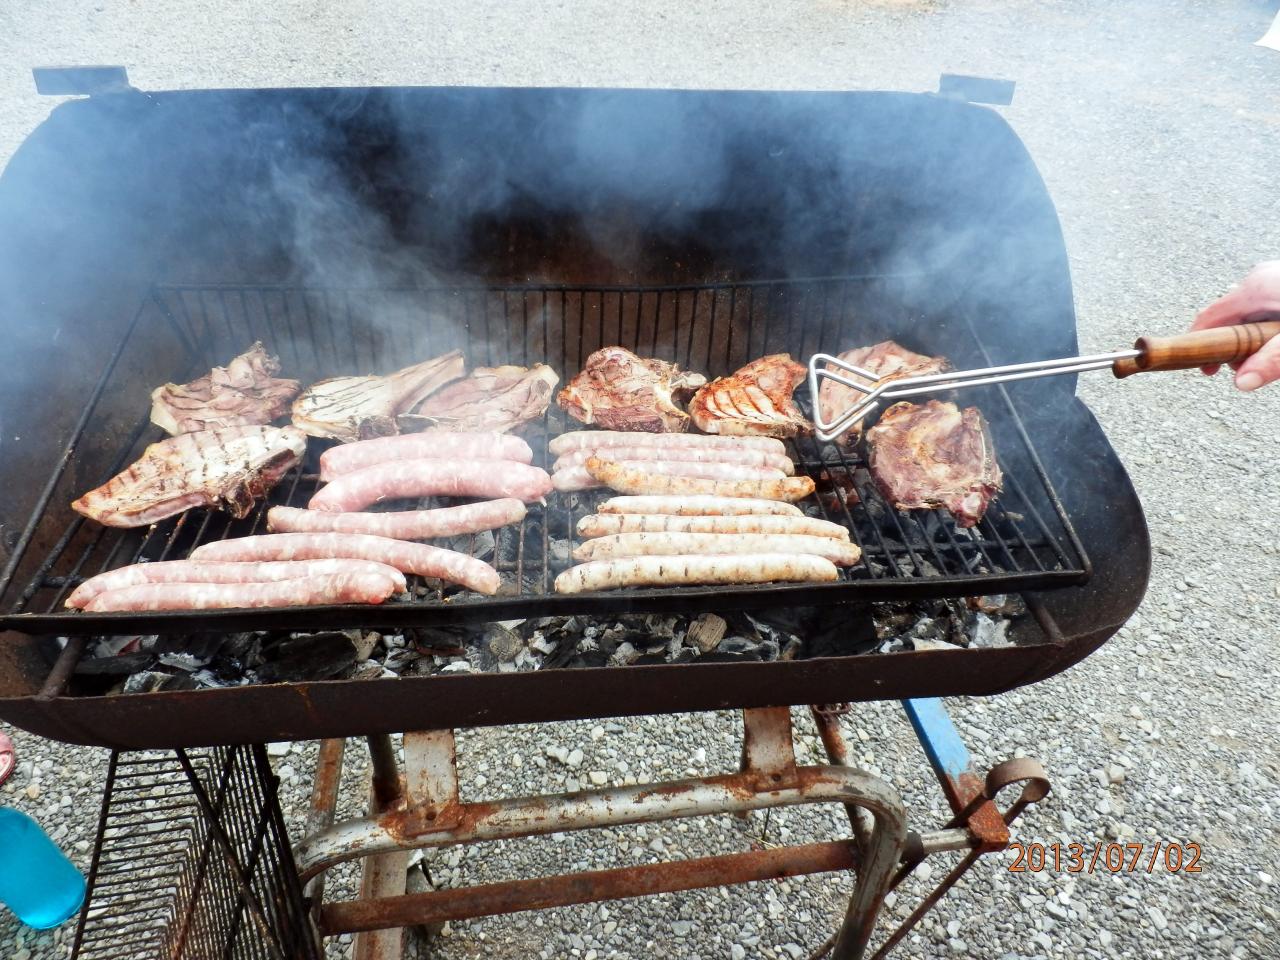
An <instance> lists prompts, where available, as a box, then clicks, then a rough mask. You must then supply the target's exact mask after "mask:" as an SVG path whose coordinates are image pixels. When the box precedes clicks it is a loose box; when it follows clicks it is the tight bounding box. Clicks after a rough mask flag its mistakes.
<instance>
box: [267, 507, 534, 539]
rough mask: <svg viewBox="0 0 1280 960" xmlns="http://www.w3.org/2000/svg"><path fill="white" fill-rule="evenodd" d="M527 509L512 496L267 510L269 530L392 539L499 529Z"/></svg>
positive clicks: (515, 519) (428, 537)
mask: <svg viewBox="0 0 1280 960" xmlns="http://www.w3.org/2000/svg"><path fill="white" fill-rule="evenodd" d="M525 512H526V511H525V506H524V504H523V503H521V502H520V501H519V500H516V499H514V498H511V497H508V498H507V499H505V500H484V501H481V502H480V503H464V504H463V505H462V506H459V507H441V508H439V509H438V510H398V511H395V512H392V513H328V512H326V511H324V510H299V509H298V508H297V507H272V508H271V509H270V510H268V511H267V529H268V530H270V531H271V532H272V533H367V534H369V535H370V536H374V537H390V538H391V539H392V540H430V539H431V538H432V537H451V536H455V535H457V534H461V533H479V532H480V531H482V530H496V529H497V528H498V527H505V526H506V525H507V524H509V523H519V522H520V521H521V520H523V519H524V515H525Z"/></svg>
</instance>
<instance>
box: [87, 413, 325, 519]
mask: <svg viewBox="0 0 1280 960" xmlns="http://www.w3.org/2000/svg"><path fill="white" fill-rule="evenodd" d="M306 450H307V438H306V437H305V436H304V435H303V433H302V431H301V430H298V429H296V428H294V427H259V426H243V427H219V428H217V429H214V430H198V431H196V432H195V433H183V434H179V435H178V436H176V437H171V438H170V439H168V440H161V441H160V442H159V443H153V444H151V446H149V447H147V449H146V450H145V451H144V452H143V454H142V457H141V459H139V460H138V461H137V462H136V463H134V464H133V465H132V466H130V467H129V468H128V469H126V470H125V471H124V472H123V473H120V474H117V475H116V476H114V477H112V478H111V479H110V480H108V481H107V482H106V483H104V484H103V485H102V486H100V487H99V488H98V489H96V490H91V491H89V492H88V493H86V494H85V495H84V496H83V497H81V498H80V499H79V500H77V501H76V502H75V503H73V504H71V507H72V509H74V510H76V511H77V512H79V513H82V514H84V515H85V516H86V517H89V518H91V519H93V520H97V521H98V522H99V523H102V524H106V525H107V526H109V527H142V526H146V525H147V524H149V523H155V522H156V521H157V520H163V519H164V518H165V517H171V516H173V515H174V514H175V513H181V512H182V511H183V510H190V509H191V508H192V507H208V506H218V507H222V508H223V509H225V510H226V511H227V512H228V513H230V514H231V515H232V516H234V517H243V516H245V515H246V514H247V513H248V512H249V510H250V509H251V508H252V507H253V501H254V499H255V498H256V497H260V496H262V495H263V494H265V493H266V492H267V491H268V490H270V489H271V488H272V487H273V486H275V485H276V483H277V481H279V479H280V478H281V477H282V476H284V474H285V473H286V472H288V470H289V469H290V468H291V467H292V466H294V465H295V464H296V463H297V462H298V461H299V460H300V459H301V458H302V455H303V454H304V453H306Z"/></svg>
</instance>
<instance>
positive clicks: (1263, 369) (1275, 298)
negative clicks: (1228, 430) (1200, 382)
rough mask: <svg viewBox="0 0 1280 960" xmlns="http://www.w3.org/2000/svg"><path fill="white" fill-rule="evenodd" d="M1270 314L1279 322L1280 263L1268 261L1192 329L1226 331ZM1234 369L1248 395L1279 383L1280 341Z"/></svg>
mask: <svg viewBox="0 0 1280 960" xmlns="http://www.w3.org/2000/svg"><path fill="white" fill-rule="evenodd" d="M1268 314H1275V316H1276V317H1277V318H1280V260H1267V261H1265V262H1263V263H1260V264H1258V265H1257V266H1256V267H1254V268H1253V269H1252V270H1250V271H1249V274H1248V276H1246V277H1245V278H1244V279H1243V280H1241V281H1240V282H1239V283H1238V284H1236V286H1235V288H1234V289H1233V290H1232V291H1231V292H1230V293H1228V294H1227V295H1226V296H1224V297H1220V298H1219V299H1217V300H1215V301H1214V302H1213V303H1211V304H1209V306H1207V307H1205V308H1204V309H1203V310H1201V311H1200V313H1199V314H1197V315H1196V319H1195V322H1194V323H1193V324H1191V329H1192V330H1207V329H1209V328H1211V327H1226V326H1230V325H1231V324H1234V323H1245V322H1246V321H1250V320H1261V319H1265V318H1266V316H1267V315H1268ZM1233 366H1235V368H1236V386H1237V387H1238V388H1240V389H1241V390H1244V391H1245V392H1249V391H1252V390H1257V389H1258V388H1259V387H1261V386H1263V385H1264V384H1268V383H1271V382H1272V381H1273V380H1280V337H1276V338H1275V339H1273V340H1271V341H1270V342H1269V343H1267V344H1265V345H1264V346H1263V347H1262V349H1261V350H1259V351H1258V352H1257V353H1255V354H1254V355H1253V356H1251V357H1249V358H1248V359H1247V360H1244V361H1242V362H1241V363H1239V364H1235V365H1233ZM1201 369H1203V370H1204V372H1205V373H1207V374H1209V375H1210V376H1213V374H1215V373H1217V372H1218V369H1219V368H1218V366H1217V365H1214V366H1209V367H1203V368H1201Z"/></svg>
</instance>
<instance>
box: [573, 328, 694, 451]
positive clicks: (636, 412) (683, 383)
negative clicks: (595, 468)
mask: <svg viewBox="0 0 1280 960" xmlns="http://www.w3.org/2000/svg"><path fill="white" fill-rule="evenodd" d="M706 382H707V378H706V377H704V376H703V375H702V374H700V373H690V372H689V371H687V370H681V369H680V368H679V367H677V366H676V365H675V364H674V363H667V362H666V361H664V360H652V359H650V360H645V359H642V358H640V357H637V356H636V355H635V354H634V353H632V352H631V351H630V350H626V349H624V348H623V347H605V348H604V349H602V350H597V351H596V352H595V353H593V354H591V356H589V357H587V362H586V363H585V364H584V365H583V368H582V372H581V373H579V374H578V375H577V376H576V377H574V378H573V379H572V380H570V381H569V382H568V383H567V384H566V385H565V388H564V389H563V390H561V391H560V395H559V396H558V397H557V398H556V402H557V403H559V404H560V406H561V407H563V408H564V410H565V411H566V412H567V413H568V414H569V416H571V417H573V418H574V419H576V420H581V421H582V422H583V423H594V424H597V425H599V426H601V427H604V428H605V429H606V430H639V431H645V432H647V433H680V432H682V431H684V430H687V429H688V427H689V415H688V414H687V413H685V412H684V410H682V409H681V408H680V406H679V404H678V403H677V402H676V400H677V397H678V396H679V394H680V393H681V392H682V391H683V392H692V391H694V390H696V389H698V388H699V387H701V386H702V385H703V384H705V383H706Z"/></svg>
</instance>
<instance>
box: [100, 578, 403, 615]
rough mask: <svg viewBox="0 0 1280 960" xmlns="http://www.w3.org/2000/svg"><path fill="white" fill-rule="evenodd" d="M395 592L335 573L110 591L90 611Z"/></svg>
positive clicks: (298, 603)
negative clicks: (253, 581) (319, 575)
mask: <svg viewBox="0 0 1280 960" xmlns="http://www.w3.org/2000/svg"><path fill="white" fill-rule="evenodd" d="M395 592H396V584H395V581H394V580H392V579H391V578H390V577H387V576H384V575H382V574H380V573H335V574H329V575H328V576H323V577H299V578H297V579H295V580H277V581H276V582H274V583H143V584H138V585H137V586H132V587H124V588H122V589H120V590H108V591H106V592H105V593H100V594H98V595H97V596H96V597H94V598H93V599H92V600H91V601H89V605H88V606H87V607H86V608H85V609H86V610H89V611H92V612H94V613H108V612H113V611H122V610H134V611H137V610H225V609H231V608H236V607H313V606H318V605H320V604H327V603H381V602H382V601H383V600H385V599H387V597H389V596H391V595H392V594H393V593H395Z"/></svg>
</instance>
